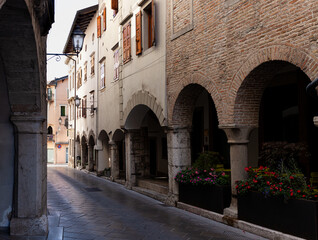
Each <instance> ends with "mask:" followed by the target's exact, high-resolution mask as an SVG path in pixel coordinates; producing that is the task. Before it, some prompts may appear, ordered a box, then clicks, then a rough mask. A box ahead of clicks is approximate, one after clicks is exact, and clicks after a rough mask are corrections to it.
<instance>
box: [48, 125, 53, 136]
mask: <svg viewBox="0 0 318 240" xmlns="http://www.w3.org/2000/svg"><path fill="white" fill-rule="evenodd" d="M47 134H49V135H52V134H53V128H52V127H51V126H49V127H48V128H47Z"/></svg>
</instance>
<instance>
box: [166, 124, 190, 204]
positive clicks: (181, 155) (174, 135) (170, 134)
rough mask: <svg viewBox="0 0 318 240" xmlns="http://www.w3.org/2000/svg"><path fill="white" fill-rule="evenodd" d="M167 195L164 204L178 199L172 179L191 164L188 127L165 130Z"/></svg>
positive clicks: (177, 192)
mask: <svg viewBox="0 0 318 240" xmlns="http://www.w3.org/2000/svg"><path fill="white" fill-rule="evenodd" d="M167 145H168V175H169V196H168V199H167V201H166V204H169V205H175V204H176V202H177V201H178V200H179V186H178V184H177V182H176V181H175V180H174V178H175V176H176V175H177V173H178V172H179V171H180V170H183V169H186V168H187V167H190V166H191V139H190V128H188V127H184V128H170V129H168V130H167Z"/></svg>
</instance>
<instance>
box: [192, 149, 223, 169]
mask: <svg viewBox="0 0 318 240" xmlns="http://www.w3.org/2000/svg"><path fill="white" fill-rule="evenodd" d="M221 163H223V158H222V156H221V155H220V154H219V153H218V152H212V151H207V152H203V153H200V155H199V157H198V158H197V159H196V160H195V162H194V164H193V168H197V169H211V168H213V169H215V168H216V166H217V164H221Z"/></svg>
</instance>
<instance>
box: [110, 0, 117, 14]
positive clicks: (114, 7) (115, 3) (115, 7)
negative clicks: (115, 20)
mask: <svg viewBox="0 0 318 240" xmlns="http://www.w3.org/2000/svg"><path fill="white" fill-rule="evenodd" d="M111 1H112V4H111V5H112V6H111V8H112V9H113V10H115V11H118V0H111Z"/></svg>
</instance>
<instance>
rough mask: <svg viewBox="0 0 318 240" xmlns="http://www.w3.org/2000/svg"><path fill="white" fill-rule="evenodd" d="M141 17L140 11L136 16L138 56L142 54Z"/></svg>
mask: <svg viewBox="0 0 318 240" xmlns="http://www.w3.org/2000/svg"><path fill="white" fill-rule="evenodd" d="M141 16H142V14H141V11H140V12H139V13H137V14H136V55H139V54H141V52H142V45H141V39H142V32H141Z"/></svg>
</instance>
